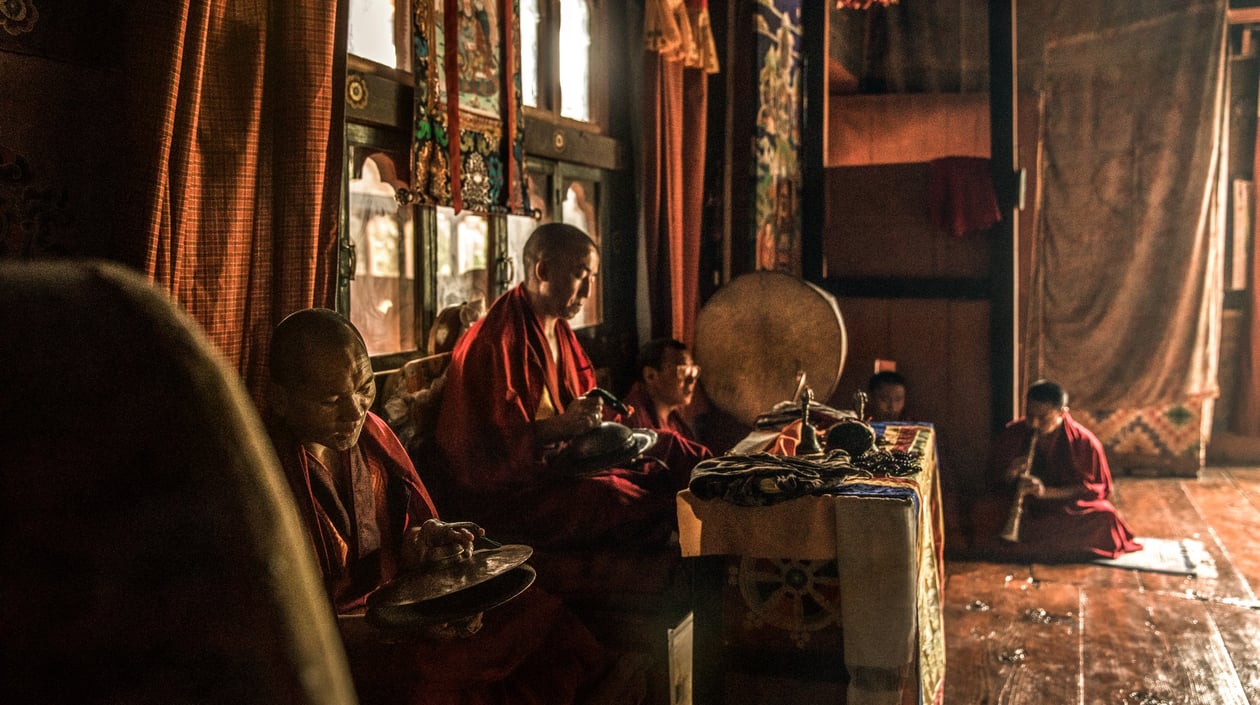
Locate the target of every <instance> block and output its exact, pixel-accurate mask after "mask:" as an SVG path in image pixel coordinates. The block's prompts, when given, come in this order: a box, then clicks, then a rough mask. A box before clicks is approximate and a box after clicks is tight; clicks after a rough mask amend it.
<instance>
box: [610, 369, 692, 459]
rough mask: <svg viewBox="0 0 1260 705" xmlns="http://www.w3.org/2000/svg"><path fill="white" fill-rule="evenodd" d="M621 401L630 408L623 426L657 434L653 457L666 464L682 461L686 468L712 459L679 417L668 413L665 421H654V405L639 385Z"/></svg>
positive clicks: (644, 389) (687, 425) (684, 420)
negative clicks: (678, 459) (675, 459)
mask: <svg viewBox="0 0 1260 705" xmlns="http://www.w3.org/2000/svg"><path fill="white" fill-rule="evenodd" d="M621 401H622V402H623V403H624V404H625V405H626V406H628V407H630V414H629V415H628V416H626V418H625V419H623V421H622V422H623V423H625V424H626V425H627V426H629V427H631V428H650V429H652V430H654V431H656V433H657V437H658V440H657V445H656V447H654V448H653V449H652V451H651V454H652V455H653V457H659V458H661V459H662V460H665V461H666V462H668V461H669V460H670V459H671V458H676V457H682V458H684V459H685V460H684V462H685V463H686V464H687V466H688V468H691V467H695V464H696V463H698V462H700V461H701V460H704V459H705V458H711V457H713V452H712V451H710V450H709V449H708V447H706V446H705V445H704V444H703V443H701V442H700V441H698V440H696V434H695V433H694V432H692V430H691V426H690V425H689V424H688V423H687V420H686V419H684V418H683V417H682V414H680V413H678V412H677V411H673V412H670V414H669V418H666V419H658V418H656V405H655V404H653V403H652V397H651V395H649V394H648V391H647V388H645V387H644V386H643V383H642V382H635V383H634V385H633V386H631V387H630V391H629V392H626V395H625V396H624V397H622V399H621Z"/></svg>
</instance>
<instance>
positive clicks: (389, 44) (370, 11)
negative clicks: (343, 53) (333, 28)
mask: <svg viewBox="0 0 1260 705" xmlns="http://www.w3.org/2000/svg"><path fill="white" fill-rule="evenodd" d="M349 46H350V53H351V54H354V55H355V56H361V57H363V58H364V59H368V60H369V61H375V62H376V63H378V64H384V65H386V66H389V67H390V68H398V50H397V48H396V47H395V46H394V0H350V37H349Z"/></svg>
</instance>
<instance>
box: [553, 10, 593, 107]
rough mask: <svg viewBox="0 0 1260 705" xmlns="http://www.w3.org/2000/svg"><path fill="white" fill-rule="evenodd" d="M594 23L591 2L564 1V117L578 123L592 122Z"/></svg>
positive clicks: (561, 99) (561, 102) (562, 18)
mask: <svg viewBox="0 0 1260 705" xmlns="http://www.w3.org/2000/svg"><path fill="white" fill-rule="evenodd" d="M590 19H591V13H590V7H589V6H588V4H587V0H561V3H560V114H561V115H563V116H564V117H568V118H573V119H574V120H583V121H587V120H590V119H591V106H590V102H591V90H590V83H589V80H588V77H589V75H590V61H591V57H590V54H591V21H590Z"/></svg>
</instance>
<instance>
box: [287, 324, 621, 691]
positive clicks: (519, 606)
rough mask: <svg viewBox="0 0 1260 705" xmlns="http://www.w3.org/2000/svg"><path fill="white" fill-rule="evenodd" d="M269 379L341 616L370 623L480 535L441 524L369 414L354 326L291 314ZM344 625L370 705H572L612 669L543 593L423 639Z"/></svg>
mask: <svg viewBox="0 0 1260 705" xmlns="http://www.w3.org/2000/svg"><path fill="white" fill-rule="evenodd" d="M270 377H271V384H270V392H269V394H270V401H271V407H272V408H271V410H270V414H269V419H268V430H269V432H270V434H271V437H272V441H273V443H274V445H275V448H276V451H277V453H278V455H279V457H280V460H281V463H282V465H283V466H284V470H285V474H286V476H287V477H288V480H289V484H290V486H291V488H292V490H293V493H294V495H295V497H296V499H297V504H298V508H299V511H300V513H301V515H302V518H303V519H304V522H305V525H306V527H307V530H308V532H309V537H310V543H311V546H312V548H313V550H314V551H315V554H316V557H317V558H318V560H319V566H320V570H321V572H322V573H323V576H324V581H325V585H326V587H327V590H328V594H329V597H330V598H331V600H332V603H333V606H334V607H335V609H336V611H337V613H338V615H357V614H362V613H363V612H364V610H365V605H366V601H367V597H368V595H369V594H371V593H372V592H373V591H374V590H376V589H377V588H379V587H381V586H382V585H384V584H386V583H387V582H389V581H390V580H391V579H392V578H394V577H395V576H397V575H398V574H399V572H400V571H401V570H404V569H411V570H425V569H433V568H434V566H435V564H436V561H437V560H439V559H440V557H441V556H449V555H450V554H451V553H452V552H454V553H456V554H463V555H468V554H470V553H471V551H472V544H473V541H474V540H475V539H476V538H477V537H480V536H481V535H483V533H484V532H483V531H482V529H481V528H480V527H479V526H477V525H476V524H473V523H469V522H453V523H447V522H444V521H442V520H441V519H440V518H439V517H438V514H437V511H436V509H435V508H434V506H433V503H432V501H431V500H430V498H429V494H428V491H427V490H426V488H425V486H424V483H423V482H422V481H421V480H420V477H419V476H418V474H417V473H416V470H415V468H414V467H413V465H412V463H411V460H410V459H409V458H408V457H407V453H406V452H405V451H404V450H403V448H402V445H401V444H400V443H399V441H398V439H397V437H395V436H394V434H393V432H392V431H391V430H390V429H389V427H388V426H387V425H386V424H385V422H384V421H382V420H381V419H380V418H379V417H377V416H376V415H375V414H373V413H371V412H370V411H369V410H368V409H369V408H370V407H371V405H372V401H373V399H374V398H375V396H376V387H375V383H374V378H373V375H372V366H371V361H370V360H369V358H368V353H367V348H366V347H365V345H364V343H363V339H362V337H360V335H359V333H358V331H357V330H356V329H355V328H354V326H353V325H351V323H350V322H349V321H348V320H346V319H345V318H343V317H342V316H340V315H339V314H337V313H336V312H334V311H329V310H326V309H308V310H304V311H298V312H297V313H294V314H292V315H290V316H289V317H287V318H285V319H284V321H282V322H281V323H280V325H279V326H277V327H276V330H275V332H274V334H273V336H272V341H271V359H270ZM342 624H343V628H345V629H346V631H345V635H344V636H345V639H346V652H347V656H348V660H349V662H350V666H351V673H352V675H353V676H354V680H355V687H356V690H357V691H358V692H359V698H360V701H361V702H363V703H364V704H365V705H372V704H374V703H382V704H384V703H390V704H392V705H419V704H420V703H425V704H426V705H427V704H434V705H444V704H448V703H449V704H452V705H453V704H455V703H476V704H478V705H508V704H509V703H540V702H545V703H571V702H574V700H575V699H576V698H577V697H578V696H579V694H581V693H582V692H583V690H584V689H585V688H587V687H588V686H589V685H591V683H592V681H593V679H594V678H598V677H600V676H602V674H603V673H604V671H605V670H606V668H607V666H608V656H607V654H606V653H605V651H604V650H603V649H602V647H601V646H600V645H599V644H598V643H597V642H596V641H595V639H594V637H593V636H592V635H591V634H590V632H588V631H587V630H586V628H585V627H584V626H582V625H581V623H579V622H578V621H577V619H576V618H575V617H573V616H572V614H571V613H569V612H568V611H567V610H566V609H565V608H564V607H562V606H561V605H560V603H559V601H558V600H556V599H555V598H553V597H551V596H549V595H547V594H545V593H542V592H540V591H539V590H538V589H537V588H530V589H528V590H527V591H526V592H524V593H523V594H521V595H520V596H519V597H517V598H516V599H514V600H512V601H510V602H508V603H507V604H506V605H503V606H502V607H499V608H497V609H495V610H493V611H491V612H488V613H486V614H484V615H471V616H470V617H469V618H468V619H465V620H459V621H458V622H456V623H454V624H449V625H441V626H440V627H435V628H434V629H432V630H430V631H429V632H428V633H426V634H421V635H416V634H408V635H405V636H402V637H400V636H399V635H392V636H388V638H387V635H383V634H379V633H376V632H374V631H372V630H370V629H366V628H364V625H362V623H361V620H343V622H342ZM355 624H357V625H359V628H357V629H349V628H348V625H355Z"/></svg>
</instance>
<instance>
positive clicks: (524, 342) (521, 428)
mask: <svg viewBox="0 0 1260 705" xmlns="http://www.w3.org/2000/svg"><path fill="white" fill-rule="evenodd" d="M556 336H557V338H558V339H559V348H560V357H559V360H556V361H553V360H552V359H551V355H550V353H549V350H548V345H547V342H546V338H545V337H544V333H543V327H542V321H541V320H540V319H539V318H538V316H537V315H536V314H535V313H534V310H533V308H532V307H531V306H530V303H529V299H528V297H527V295H526V292H525V288H524V285H523V284H522V285H519V286H517V287H516V288H514V289H512V290H511V291H508V292H507V293H505V294H503V295H502V296H500V297H499V298H498V300H496V301H495V303H494V305H492V306H491V307H490V310H489V311H487V312H486V315H485V316H484V317H482V318H481V320H479V321H477V322H476V323H475V324H473V326H472V328H470V329H469V330H468V331H467V332H466V333H464V335H463V337H462V338H460V341H459V343H458V344H457V345H456V346H455V350H454V352H453V354H452V358H451V364H450V367H449V368H448V369H447V372H446V384H445V387H444V389H443V392H442V406H441V411H440V413H439V414H438V428H437V442H438V447H439V449H440V450H441V453H442V456H443V461H444V464H445V470H446V473H447V475H448V476H447V478H446V484H449V485H450V488H449V494H450V498H451V499H452V501H455V502H456V503H457V504H458V506H459V508H460V510H461V513H463V514H464V515H466V516H468V517H469V518H470V519H472V520H473V521H477V522H478V523H480V524H481V525H482V526H484V527H485V528H486V531H487V533H489V534H490V535H493V536H495V537H496V538H499V539H501V540H509V541H516V542H520V543H526V544H529V545H531V546H534V547H536V548H556V547H573V546H583V545H586V546H591V545H604V544H607V543H608V542H615V543H617V544H618V545H622V546H633V545H653V544H659V543H660V542H662V541H664V540H665V539H667V538H668V536H669V534H670V532H671V531H673V529H674V527H675V525H676V519H675V508H674V493H675V492H676V491H677V490H679V489H682V487H684V486H685V485H686V479H687V478H686V476H687V475H689V474H690V472H691V468H690V466H687V465H686V464H685V462H676V463H670V468H669V470H670V472H669V473H665V472H662V471H661V469H660V468H650V469H648V470H646V471H635V470H612V471H609V472H608V473H605V474H600V475H597V476H594V477H588V478H582V479H570V478H564V477H559V476H557V475H556V474H555V473H554V472H553V471H552V470H550V469H549V467H548V465H547V463H546V462H545V461H544V452H545V451H546V450H547V449H545V448H543V447H542V446H541V445H540V444H539V442H538V440H537V438H536V437H535V434H534V421H535V419H536V418H538V413H539V409H540V405H541V404H542V402H543V393H544V389H545V390H546V394H547V397H548V398H549V399H550V402H551V406H552V407H553V408H554V409H555V412H556V413H557V414H559V413H563V412H564V409H565V408H566V407H567V406H568V405H569V404H570V403H572V402H573V400H574V399H576V398H577V397H579V396H581V395H582V394H584V393H586V392H588V391H590V390H591V389H593V388H594V387H595V386H596V385H595V372H594V369H593V366H592V364H591V361H590V358H588V357H587V355H586V352H585V351H583V350H582V346H581V344H580V343H579V342H578V339H577V336H575V335H574V334H573V330H572V329H571V328H570V327H569V325H568V323H566V322H565V321H563V320H562V321H558V322H557V323H556ZM605 409H608V412H611V409H609V408H608V407H605ZM693 464H694V463H693ZM446 499H447V495H445V494H444V495H443V500H444V501H445V500H446Z"/></svg>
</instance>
